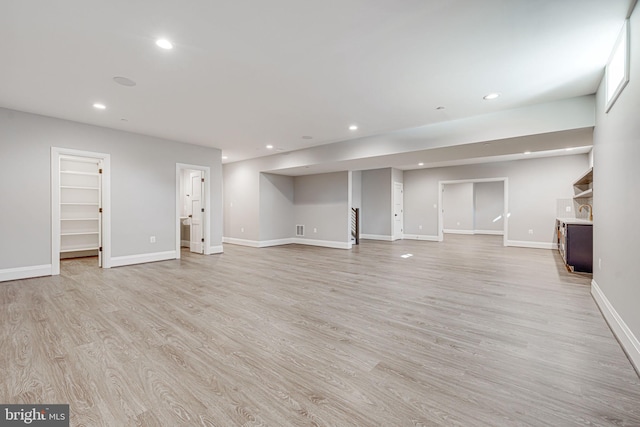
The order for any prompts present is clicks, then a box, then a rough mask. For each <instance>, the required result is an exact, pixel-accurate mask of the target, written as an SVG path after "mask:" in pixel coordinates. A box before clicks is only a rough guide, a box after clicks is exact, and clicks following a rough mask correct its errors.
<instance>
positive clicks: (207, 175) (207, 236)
mask: <svg viewBox="0 0 640 427" xmlns="http://www.w3.org/2000/svg"><path fill="white" fill-rule="evenodd" d="M184 169H192V170H199V171H203V172H204V203H203V205H204V215H203V216H202V229H203V233H204V252H203V253H204V254H205V255H211V254H212V253H213V252H212V250H211V220H210V218H211V195H210V193H211V168H210V167H209V166H200V165H190V164H186V163H176V217H175V224H176V259H180V210H181V209H180V207H181V206H182V200H181V199H180V181H181V175H182V171H183V170H184Z"/></svg>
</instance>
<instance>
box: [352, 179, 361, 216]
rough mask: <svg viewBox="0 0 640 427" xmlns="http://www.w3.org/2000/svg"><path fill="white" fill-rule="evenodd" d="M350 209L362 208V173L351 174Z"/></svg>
mask: <svg viewBox="0 0 640 427" xmlns="http://www.w3.org/2000/svg"><path fill="white" fill-rule="evenodd" d="M351 207H353V208H361V207H362V171H353V172H351Z"/></svg>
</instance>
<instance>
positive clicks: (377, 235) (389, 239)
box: [360, 234, 393, 242]
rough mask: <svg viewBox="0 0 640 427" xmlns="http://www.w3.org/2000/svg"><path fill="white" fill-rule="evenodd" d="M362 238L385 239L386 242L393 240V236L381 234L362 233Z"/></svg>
mask: <svg viewBox="0 0 640 427" xmlns="http://www.w3.org/2000/svg"><path fill="white" fill-rule="evenodd" d="M360 238H361V239H366V240H384V241H385V242H393V236H387V235H381V234H361V235H360Z"/></svg>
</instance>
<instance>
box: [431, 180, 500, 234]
mask: <svg viewBox="0 0 640 427" xmlns="http://www.w3.org/2000/svg"><path fill="white" fill-rule="evenodd" d="M469 182H471V183H476V182H502V183H503V185H504V187H503V188H504V208H503V211H502V219H503V221H502V226H503V234H502V245H503V246H507V241H508V240H509V236H508V235H507V233H508V231H509V178H507V177H500V178H481V179H460V180H452V181H438V241H439V242H442V241H443V240H444V219H443V215H442V190H443V188H444V186H445V185H446V184H464V183H469Z"/></svg>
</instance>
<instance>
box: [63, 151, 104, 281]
mask: <svg viewBox="0 0 640 427" xmlns="http://www.w3.org/2000/svg"><path fill="white" fill-rule="evenodd" d="M62 156H75V157H89V158H92V159H97V160H100V161H102V191H101V193H102V268H111V266H112V263H111V155H110V154H106V153H95V152H92V151H83V150H74V149H71V148H59V147H51V275H58V274H60V157H62Z"/></svg>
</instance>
